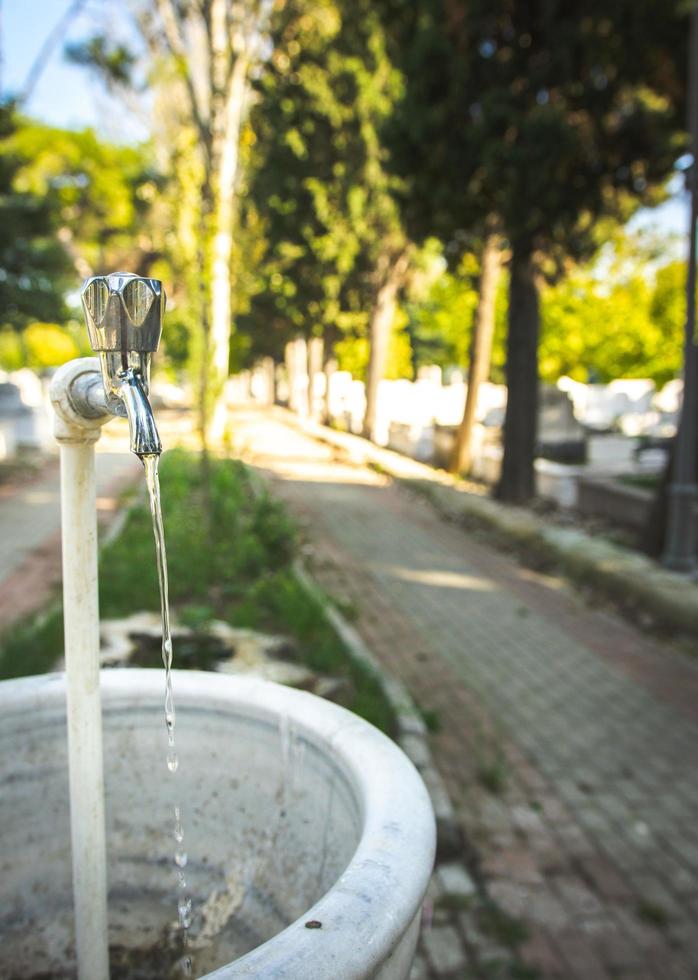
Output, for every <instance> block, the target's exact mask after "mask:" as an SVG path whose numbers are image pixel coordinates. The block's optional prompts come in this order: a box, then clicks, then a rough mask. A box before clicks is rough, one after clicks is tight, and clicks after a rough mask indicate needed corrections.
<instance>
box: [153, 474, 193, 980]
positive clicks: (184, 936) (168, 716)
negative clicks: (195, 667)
mask: <svg viewBox="0 0 698 980" xmlns="http://www.w3.org/2000/svg"><path fill="white" fill-rule="evenodd" d="M141 458H142V460H143V466H144V467H145V482H146V485H147V487H148V499H149V501H150V514H151V517H152V519H153V535H154V537H155V553H156V558H157V568H158V582H159V585H160V614H161V616H162V662H163V665H164V667H165V725H166V728H167V768H168V769H169V771H170V772H171V773H176V772H177V769H178V768H179V759H178V757H177V748H176V744H175V721H176V716H175V705H174V694H173V691H172V633H171V630H170V600H169V589H168V581H167V553H166V551H165V532H164V528H163V524H162V507H161V504H160V479H159V476H158V460H159V458H160V457H159V456H157V455H147V456H142V457H141ZM173 836H174V839H175V845H176V849H175V854H174V863H175V867H176V873H177V886H178V898H177V917H178V921H179V929H180V933H181V940H182V949H183V956H182V959H181V961H180V966H181V971H182V974H183V975H184V976H186V977H191V976H192V971H193V963H192V959H191V956H190V955H189V952H188V949H187V947H188V938H189V926H190V925H191V898H190V897H189V895H188V892H187V879H186V876H185V873H184V869H185V867H186V864H187V852H186V850H185V848H184V827H183V824H182V814H181V809H180V807H179V805H178V804H175V806H174V830H173Z"/></svg>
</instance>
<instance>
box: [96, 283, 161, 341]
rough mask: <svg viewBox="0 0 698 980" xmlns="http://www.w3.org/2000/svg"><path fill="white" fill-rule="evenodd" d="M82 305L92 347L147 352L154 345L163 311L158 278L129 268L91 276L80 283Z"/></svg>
mask: <svg viewBox="0 0 698 980" xmlns="http://www.w3.org/2000/svg"><path fill="white" fill-rule="evenodd" d="M82 307H83V310H84V311H85V321H86V323H87V332H88V334H89V337H90V344H91V345H92V350H94V351H98V352H102V351H122V352H127V351H137V352H141V353H149V352H151V351H156V350H157V349H158V344H159V343H160V334H161V333H162V316H163V313H164V311H165V291H164V290H163V288H162V283H161V282H160V280H159V279H144V278H141V277H140V276H136V275H134V274H133V273H131V272H113V273H112V274H111V275H109V276H93V277H92V278H91V279H87V280H86V281H85V284H84V286H83V289H82Z"/></svg>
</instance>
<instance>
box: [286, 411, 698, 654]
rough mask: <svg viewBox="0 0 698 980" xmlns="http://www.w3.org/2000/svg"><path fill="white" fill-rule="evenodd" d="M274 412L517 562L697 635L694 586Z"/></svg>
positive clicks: (622, 551) (638, 558)
mask: <svg viewBox="0 0 698 980" xmlns="http://www.w3.org/2000/svg"><path fill="white" fill-rule="evenodd" d="M274 411H275V412H276V413H278V414H279V417H280V418H282V419H283V421H285V422H290V423H291V424H293V425H295V426H296V427H298V428H299V429H301V430H302V431H303V432H305V433H306V434H307V435H309V436H312V437H313V438H315V439H318V440H320V441H321V442H325V443H327V444H329V445H331V446H334V447H335V448H336V449H339V450H341V451H343V452H345V453H346V454H347V455H348V457H349V459H350V460H351V461H352V462H354V463H356V464H358V465H364V466H365V465H372V466H374V467H378V468H380V469H381V470H383V471H384V472H385V473H387V474H388V475H389V476H391V477H392V478H393V479H396V480H399V481H401V482H403V483H405V484H406V485H408V486H410V487H412V488H414V489H415V490H417V491H418V492H420V493H422V494H423V495H424V496H425V497H426V498H427V499H428V500H429V501H430V503H431V504H432V505H433V506H434V507H435V508H436V510H438V512H439V513H440V514H442V515H443V516H444V517H446V518H447V519H449V520H457V521H463V522H465V523H468V524H470V525H471V526H477V527H480V528H481V529H483V530H485V531H487V532H488V533H490V534H492V535H493V536H494V537H495V538H496V539H498V540H499V541H500V542H501V543H503V544H505V545H506V546H508V547H510V548H511V547H513V548H514V549H515V550H516V552H517V554H518V555H519V556H520V557H521V558H522V559H523V560H524V562H531V561H532V560H533V561H534V563H535V564H536V565H537V566H540V565H541V564H544V565H546V566H548V567H555V568H556V569H558V570H560V571H561V572H562V573H563V574H565V575H566V576H567V577H568V578H569V579H571V580H572V581H573V582H576V583H578V584H581V585H584V586H586V587H588V588H591V589H592V590H594V591H596V592H597V593H600V594H602V595H604V596H606V597H610V598H611V599H613V600H614V601H615V602H617V603H618V604H619V605H620V606H621V608H622V609H623V610H624V611H625V612H626V613H630V614H632V613H642V614H643V615H645V616H647V615H649V616H651V617H652V618H653V619H654V620H655V621H656V622H657V624H658V625H661V626H662V627H664V628H669V629H671V630H676V631H679V632H681V633H686V634H689V635H691V636H698V584H697V583H694V582H691V581H690V580H688V579H687V578H685V577H684V576H682V575H679V574H677V573H676V572H671V571H668V570H667V569H664V568H660V567H659V566H657V565H656V564H655V563H654V562H652V561H651V560H650V559H649V558H647V557H645V556H644V555H641V554H636V553H634V552H632V551H630V550H629V549H627V548H623V547H621V546H620V545H617V544H613V543H612V542H610V541H606V540H604V539H601V538H596V537H592V536H591V535H590V534H587V533H586V532H584V531H577V530H574V529H571V528H561V527H554V526H553V527H551V526H550V525H548V524H546V522H545V521H544V520H542V519H541V518H539V517H537V516H536V515H535V514H532V513H530V512H529V511H527V510H525V509H524V508H522V507H516V506H513V505H509V504H500V503H498V502H497V501H495V500H492V499H491V498H489V497H486V496H485V495H484V494H483V495H479V494H475V493H472V492H470V491H468V490H467V489H466V488H465V486H464V484H463V482H462V481H460V480H458V479H457V478H455V477H453V476H451V475H450V474H448V473H446V472H444V471H443V470H435V469H433V468H432V467H430V466H427V465H426V464H425V463H419V462H418V461H417V460H413V459H410V458H409V457H406V456H401V455H400V454H399V453H396V452H393V451H392V450H389V449H383V448H381V447H380V446H376V445H374V444H373V443H370V442H369V441H368V440H366V439H363V438H362V437H360V436H356V435H353V434H351V433H347V432H338V431H335V430H334V429H330V428H329V427H327V426H324V425H320V424H319V423H317V422H313V421H311V420H309V419H303V418H300V417H298V416H297V415H294V414H293V413H292V412H289V411H288V410H286V409H282V408H278V407H277V408H275V409H274Z"/></svg>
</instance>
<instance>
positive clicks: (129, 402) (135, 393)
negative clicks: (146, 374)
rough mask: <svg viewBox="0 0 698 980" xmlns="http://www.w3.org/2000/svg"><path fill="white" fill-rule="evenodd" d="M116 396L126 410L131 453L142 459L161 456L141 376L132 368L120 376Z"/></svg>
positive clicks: (155, 427) (153, 420) (158, 439)
mask: <svg viewBox="0 0 698 980" xmlns="http://www.w3.org/2000/svg"><path fill="white" fill-rule="evenodd" d="M116 394H117V395H118V396H119V398H121V400H122V401H123V403H124V407H125V409H126V415H127V417H128V428H129V432H130V435H131V452H132V453H135V454H136V456H140V457H141V458H143V456H159V455H160V453H161V452H162V444H161V443H160V436H159V434H158V430H157V426H156V425H155V417H154V415H153V410H152V408H151V407H150V402H149V401H148V395H147V394H146V389H145V385H144V384H143V380H142V378H141V377H140V375H139V374H138V373H137V372H136V371H133V370H132V369H130V368H129V369H128V370H126V371H123V372H122V373H121V374H119V377H118V381H117V383H116Z"/></svg>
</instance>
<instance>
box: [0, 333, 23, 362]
mask: <svg viewBox="0 0 698 980" xmlns="http://www.w3.org/2000/svg"><path fill="white" fill-rule="evenodd" d="M24 365H25V352H24V347H23V345H22V338H21V336H20V334H19V333H18V332H17V331H16V330H13V329H12V327H5V328H4V329H2V330H0V368H2V370H3V371H18V370H19V369H20V368H21V367H24Z"/></svg>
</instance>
